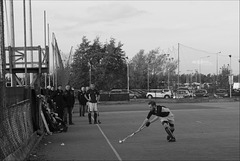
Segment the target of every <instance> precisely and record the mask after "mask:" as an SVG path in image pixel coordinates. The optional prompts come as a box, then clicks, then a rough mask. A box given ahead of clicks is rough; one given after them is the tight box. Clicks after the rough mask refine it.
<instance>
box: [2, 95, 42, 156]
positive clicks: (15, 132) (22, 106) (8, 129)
mask: <svg viewBox="0 0 240 161" xmlns="http://www.w3.org/2000/svg"><path fill="white" fill-rule="evenodd" d="M23 92H24V91H23ZM19 93H20V92H19ZM30 93H31V97H30V98H29V99H26V100H23V101H21V102H18V103H17V104H14V105H12V106H8V107H7V108H6V110H4V111H3V112H4V113H3V115H4V116H5V117H4V118H1V119H0V129H1V130H0V160H4V159H6V158H7V159H6V160H11V159H12V157H9V156H12V155H13V156H14V153H16V151H19V150H20V151H21V150H22V151H24V149H23V148H28V149H29V147H27V146H28V143H29V142H30V140H31V139H32V138H31V137H32V136H33V134H34V133H36V131H37V130H40V131H42V129H43V124H42V120H41V118H40V108H39V104H40V102H39V100H38V99H37V98H36V95H35V91H34V90H31V92H30ZM33 139H35V138H33ZM29 150H30V149H29ZM14 157H17V156H14ZM9 158H10V159H9Z"/></svg>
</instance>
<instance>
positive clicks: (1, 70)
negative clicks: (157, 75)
mask: <svg viewBox="0 0 240 161" xmlns="http://www.w3.org/2000/svg"><path fill="white" fill-rule="evenodd" d="M3 13H4V12H3V1H0V52H1V53H0V54H1V59H0V118H2V119H3V118H4V117H5V116H4V113H5V112H4V111H5V110H6V109H5V108H6V86H5V74H6V72H5V71H6V70H5V68H6V60H5V58H6V57H5V44H4V15H3ZM1 115H3V116H1Z"/></svg>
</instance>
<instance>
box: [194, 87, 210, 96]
mask: <svg viewBox="0 0 240 161" xmlns="http://www.w3.org/2000/svg"><path fill="white" fill-rule="evenodd" d="M194 95H195V97H208V96H209V95H208V92H207V90H206V89H198V90H196V91H195V93H194Z"/></svg>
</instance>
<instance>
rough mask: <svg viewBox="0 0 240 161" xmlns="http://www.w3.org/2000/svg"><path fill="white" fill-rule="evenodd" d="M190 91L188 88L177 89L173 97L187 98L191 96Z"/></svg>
mask: <svg viewBox="0 0 240 161" xmlns="http://www.w3.org/2000/svg"><path fill="white" fill-rule="evenodd" d="M191 96H192V95H191V93H190V92H189V91H188V90H183V89H178V90H177V91H176V92H175V94H174V97H173V98H187V97H191Z"/></svg>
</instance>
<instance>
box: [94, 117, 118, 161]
mask: <svg viewBox="0 0 240 161" xmlns="http://www.w3.org/2000/svg"><path fill="white" fill-rule="evenodd" d="M92 120H93V118H92ZM96 125H97V127H98V129H99V130H100V132H101V133H102V135H103V137H104V138H105V140H106V141H107V143H108V145H109V146H110V147H111V149H112V151H113V152H114V154H115V155H116V157H117V158H118V160H119V161H122V158H121V157H120V155H119V154H118V152H117V150H116V149H115V148H114V147H113V145H112V144H111V142H110V141H109V139H108V138H107V136H106V135H105V134H104V132H103V131H102V129H101V127H100V126H99V125H98V124H96Z"/></svg>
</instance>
